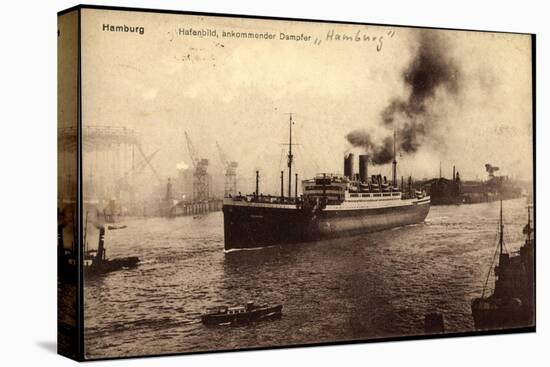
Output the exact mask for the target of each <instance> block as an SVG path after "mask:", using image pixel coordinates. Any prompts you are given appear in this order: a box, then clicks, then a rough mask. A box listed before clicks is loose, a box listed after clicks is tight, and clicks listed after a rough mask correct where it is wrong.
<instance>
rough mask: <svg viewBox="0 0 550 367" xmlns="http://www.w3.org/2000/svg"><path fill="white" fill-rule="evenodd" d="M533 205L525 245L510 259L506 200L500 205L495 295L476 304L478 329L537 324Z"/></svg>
mask: <svg viewBox="0 0 550 367" xmlns="http://www.w3.org/2000/svg"><path fill="white" fill-rule="evenodd" d="M531 208H532V207H531V206H529V207H528V220H527V224H526V225H525V227H524V228H523V234H524V235H525V243H524V244H523V246H521V248H520V250H519V253H517V254H514V255H513V256H510V254H508V253H507V252H505V250H504V238H503V237H504V236H503V230H504V224H503V222H502V201H501V202H500V225H499V235H500V236H499V243H498V251H499V258H498V259H499V260H498V265H497V266H495V268H494V271H495V277H496V280H495V288H494V292H493V294H491V295H490V296H488V297H485V287H484V289H483V293H482V295H481V297H479V298H476V299H474V300H473V301H472V305H471V308H472V316H473V318H474V324H475V327H476V329H500V328H517V327H527V326H532V325H534V314H535V304H534V298H535V278H534V277H535V273H534V246H535V239H534V230H533V227H532V226H531V213H530V210H531Z"/></svg>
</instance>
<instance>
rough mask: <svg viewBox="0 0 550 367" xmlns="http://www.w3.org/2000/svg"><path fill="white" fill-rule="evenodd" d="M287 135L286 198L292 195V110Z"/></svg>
mask: <svg viewBox="0 0 550 367" xmlns="http://www.w3.org/2000/svg"><path fill="white" fill-rule="evenodd" d="M288 127H289V135H288V198H289V199H290V198H291V197H292V158H293V157H294V156H293V155H292V112H291V113H290V119H289V123H288Z"/></svg>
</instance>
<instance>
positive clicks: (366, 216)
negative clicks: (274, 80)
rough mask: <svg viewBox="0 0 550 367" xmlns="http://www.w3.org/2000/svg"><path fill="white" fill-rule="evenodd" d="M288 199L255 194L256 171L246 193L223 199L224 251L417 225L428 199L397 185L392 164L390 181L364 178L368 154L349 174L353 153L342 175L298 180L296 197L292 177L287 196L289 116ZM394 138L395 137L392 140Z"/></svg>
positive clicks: (395, 169)
mask: <svg viewBox="0 0 550 367" xmlns="http://www.w3.org/2000/svg"><path fill="white" fill-rule="evenodd" d="M289 126H290V128H289V131H290V134H289V151H288V156H287V157H288V162H287V163H288V175H289V179H288V196H285V195H284V181H283V172H282V171H281V195H280V196H272V195H268V196H264V195H260V194H259V173H258V172H256V191H255V192H254V194H252V195H241V194H239V195H237V196H234V197H227V198H225V199H224V204H223V209H222V210H223V214H224V236H225V250H226V251H230V250H235V249H247V248H255V247H264V246H270V245H281V244H291V243H297V242H305V241H314V240H318V239H322V238H329V237H337V236H342V235H348V234H358V233H366V232H373V231H379V230H384V229H388V228H393V227H398V226H404V225H408V224H414V223H421V222H423V221H424V219H425V218H426V216H427V215H428V212H429V210H430V197H429V196H427V195H426V193H425V192H424V191H416V190H415V191H414V192H413V190H412V186H411V179H410V178H409V190H408V192H407V193H404V192H403V184H402V185H401V186H402V187H401V190H399V189H398V187H397V177H396V176H397V161H396V159H395V144H394V154H393V155H394V158H393V165H392V181H391V183H390V182H388V181H387V180H386V177H382V176H381V175H372V177H371V178H370V180H369V178H368V155H360V156H359V174H355V173H354V160H353V154H349V155H348V156H347V157H345V159H344V175H343V176H342V175H338V174H327V173H323V174H319V175H317V176H316V177H314V178H311V179H307V180H303V181H302V191H303V194H302V195H301V196H298V175H296V180H295V190H294V196H292V191H291V189H292V162H293V157H294V156H293V154H292V115H290V123H289ZM394 140H395V136H394Z"/></svg>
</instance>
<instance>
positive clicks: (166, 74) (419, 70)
mask: <svg viewBox="0 0 550 367" xmlns="http://www.w3.org/2000/svg"><path fill="white" fill-rule="evenodd" d="M58 24H59V30H58V45H59V49H58V62H59V65H58V78H59V79H58V80H59V98H58V100H59V102H58V118H59V127H58V147H59V148H58V149H59V153H58V182H59V185H58V272H59V282H58V292H59V349H60V352H61V353H62V354H65V355H69V356H73V357H74V358H77V359H78V358H80V359H86V360H91V359H104V358H120V357H136V356H148V355H164V354H178V353H193V352H207V351H208V352H214V351H229V350H243V349H257V348H272V347H292V346H308V345H325V344H334V343H351V342H358V341H360V342H370V341H384V340H395V339H411V338H425V337H434V336H441V337H444V336H466V335H476V334H493V333H502V332H525V331H534V330H535V323H536V320H535V275H534V263H535V260H534V259H535V231H534V228H535V218H534V209H533V208H534V202H535V201H534V149H533V144H534V102H533V100H534V96H533V94H534V59H533V55H534V35H531V34H514V33H505V32H492V31H470V30H452V29H435V28H419V27H409V26H395V25H371V24H357V23H344V22H332V21H312V20H295V19H277V18H262V17H251V16H246V17H244V16H236V15H216V14H200V13H184V12H171V11H154V10H139V9H135V10H132V9H117V8H102V7H92V6H83V7H77V8H76V9H69V10H67V11H64V12H61V13H60V15H59V17H58ZM75 335H76V339H75V338H73V336H75ZM75 356H76V357H75ZM78 356H80V357H78Z"/></svg>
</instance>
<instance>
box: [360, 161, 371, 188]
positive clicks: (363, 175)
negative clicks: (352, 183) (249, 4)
mask: <svg viewBox="0 0 550 367" xmlns="http://www.w3.org/2000/svg"><path fill="white" fill-rule="evenodd" d="M368 177H369V156H368V155H366V154H362V155H360V156H359V180H360V181H361V182H364V183H366V182H367V181H368Z"/></svg>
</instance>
